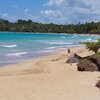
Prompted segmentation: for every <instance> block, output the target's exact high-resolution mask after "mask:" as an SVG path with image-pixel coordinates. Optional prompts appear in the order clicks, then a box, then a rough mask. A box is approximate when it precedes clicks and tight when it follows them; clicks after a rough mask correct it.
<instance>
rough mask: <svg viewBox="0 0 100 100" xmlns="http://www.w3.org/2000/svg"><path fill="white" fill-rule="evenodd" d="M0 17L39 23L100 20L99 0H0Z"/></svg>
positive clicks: (13, 20)
mask: <svg viewBox="0 0 100 100" xmlns="http://www.w3.org/2000/svg"><path fill="white" fill-rule="evenodd" d="M0 18H3V19H7V20H9V21H12V22H15V21H16V20H17V19H23V20H28V19H31V20H32V21H34V22H41V23H56V24H72V23H74V24H76V23H79V22H80V23H85V22H91V21H95V22H97V21H100V0H1V1H0Z"/></svg>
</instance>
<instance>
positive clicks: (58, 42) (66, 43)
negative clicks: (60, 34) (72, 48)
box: [46, 41, 73, 45]
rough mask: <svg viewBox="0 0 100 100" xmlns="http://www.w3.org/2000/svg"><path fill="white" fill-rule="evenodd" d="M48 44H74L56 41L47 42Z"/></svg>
mask: <svg viewBox="0 0 100 100" xmlns="http://www.w3.org/2000/svg"><path fill="white" fill-rule="evenodd" d="M46 43H48V44H55V45H57V44H58V45H59V44H60V45H61V44H66V45H68V44H73V43H66V42H61V41H59V42H56V41H54V42H46Z"/></svg>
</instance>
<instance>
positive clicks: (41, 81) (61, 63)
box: [0, 47, 100, 100]
mask: <svg viewBox="0 0 100 100" xmlns="http://www.w3.org/2000/svg"><path fill="white" fill-rule="evenodd" d="M71 51H72V52H73V53H77V54H78V55H80V56H87V55H91V54H93V52H91V51H88V50H86V48H85V47H77V48H72V49H71ZM67 59H68V58H67V50H63V51H57V52H54V53H52V54H50V55H48V56H44V57H40V58H38V59H36V60H31V61H24V62H21V63H18V64H12V65H8V66H4V67H1V68H0V100H100V90H99V89H98V88H96V87H95V84H96V82H97V80H99V79H100V78H99V77H100V73H99V72H78V71H77V66H76V64H72V65H71V66H70V65H69V64H67V63H65V62H66V60H67Z"/></svg>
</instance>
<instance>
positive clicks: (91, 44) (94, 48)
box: [82, 39, 100, 53]
mask: <svg viewBox="0 0 100 100" xmlns="http://www.w3.org/2000/svg"><path fill="white" fill-rule="evenodd" d="M82 44H85V45H86V48H87V49H89V50H92V51H93V52H95V53H98V51H99V48H100V39H98V41H97V42H83V43H82Z"/></svg>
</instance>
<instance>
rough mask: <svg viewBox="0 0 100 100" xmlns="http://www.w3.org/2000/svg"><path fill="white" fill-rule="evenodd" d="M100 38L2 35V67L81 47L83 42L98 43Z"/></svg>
mask: <svg viewBox="0 0 100 100" xmlns="http://www.w3.org/2000/svg"><path fill="white" fill-rule="evenodd" d="M97 38H98V36H85V35H75V34H73V35H72V34H70V35H69V34H43V33H42V34H40V33H15V32H1V33H0V65H5V64H9V63H16V62H20V61H23V60H30V59H34V58H37V57H39V56H43V55H46V54H49V53H51V52H53V51H55V50H60V49H65V48H70V47H75V46H81V45H82V44H80V42H83V41H96V40H97Z"/></svg>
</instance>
